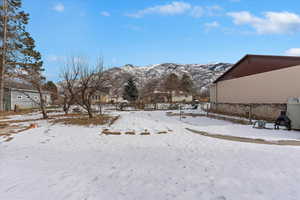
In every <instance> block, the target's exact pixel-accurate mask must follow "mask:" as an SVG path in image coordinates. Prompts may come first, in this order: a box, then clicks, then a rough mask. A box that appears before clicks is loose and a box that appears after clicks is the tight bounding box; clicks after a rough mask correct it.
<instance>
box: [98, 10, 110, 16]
mask: <svg viewBox="0 0 300 200" xmlns="http://www.w3.org/2000/svg"><path fill="white" fill-rule="evenodd" d="M100 15H101V16H104V17H110V16H111V14H110V13H109V12H107V11H102V12H101V13H100Z"/></svg>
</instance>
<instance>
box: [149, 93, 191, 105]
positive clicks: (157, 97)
mask: <svg viewBox="0 0 300 200" xmlns="http://www.w3.org/2000/svg"><path fill="white" fill-rule="evenodd" d="M144 101H146V102H151V103H154V102H155V103H180V102H192V101H193V96H192V95H191V94H188V93H185V92H183V91H172V93H170V92H161V91H158V90H156V91H154V92H152V93H149V94H146V95H145V97H144Z"/></svg>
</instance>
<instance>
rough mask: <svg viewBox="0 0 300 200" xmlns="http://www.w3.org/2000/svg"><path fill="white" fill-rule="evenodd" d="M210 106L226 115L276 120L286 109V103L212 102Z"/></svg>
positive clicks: (213, 110) (212, 109)
mask: <svg viewBox="0 0 300 200" xmlns="http://www.w3.org/2000/svg"><path fill="white" fill-rule="evenodd" d="M210 108H211V111H212V112H217V113H222V114H225V115H233V116H240V117H245V118H251V119H264V120H267V121H274V120H275V119H277V117H278V116H279V114H280V112H281V111H282V110H286V104H239V103H212V104H211V107H210Z"/></svg>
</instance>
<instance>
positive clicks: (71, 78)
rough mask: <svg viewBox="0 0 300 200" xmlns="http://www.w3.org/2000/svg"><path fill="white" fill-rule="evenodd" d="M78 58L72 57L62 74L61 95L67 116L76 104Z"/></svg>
mask: <svg viewBox="0 0 300 200" xmlns="http://www.w3.org/2000/svg"><path fill="white" fill-rule="evenodd" d="M77 60H78V58H75V57H72V58H71V59H70V60H69V61H67V62H66V64H65V67H64V69H63V71H62V72H61V75H60V76H61V78H62V80H63V81H62V82H61V83H60V87H61V88H60V89H61V91H60V95H61V96H62V104H63V110H64V112H65V113H66V114H68V113H69V110H70V107H71V106H72V105H73V104H74V103H75V102H76V101H75V97H76V91H75V89H76V87H77V83H78V77H79V70H80V64H79V63H78V62H77Z"/></svg>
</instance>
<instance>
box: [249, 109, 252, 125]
mask: <svg viewBox="0 0 300 200" xmlns="http://www.w3.org/2000/svg"><path fill="white" fill-rule="evenodd" d="M249 123H250V124H252V104H249Z"/></svg>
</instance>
